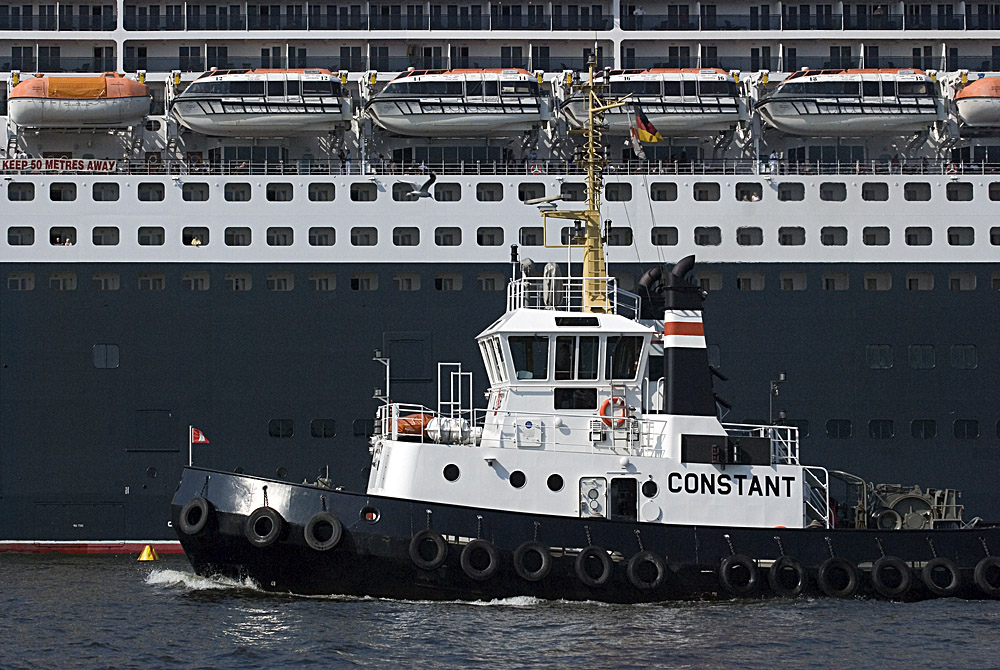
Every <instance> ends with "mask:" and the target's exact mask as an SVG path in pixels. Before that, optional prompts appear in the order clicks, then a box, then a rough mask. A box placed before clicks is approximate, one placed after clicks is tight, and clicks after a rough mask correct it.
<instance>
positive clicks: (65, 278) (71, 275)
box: [49, 272, 76, 291]
mask: <svg viewBox="0 0 1000 670" xmlns="http://www.w3.org/2000/svg"><path fill="white" fill-rule="evenodd" d="M49 288H50V289H52V290H53V291H75V290H76V273H75V272H53V273H52V274H50V275H49Z"/></svg>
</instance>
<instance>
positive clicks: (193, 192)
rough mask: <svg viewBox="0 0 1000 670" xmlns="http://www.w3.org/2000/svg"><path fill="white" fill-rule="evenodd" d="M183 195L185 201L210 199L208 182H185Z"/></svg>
mask: <svg viewBox="0 0 1000 670" xmlns="http://www.w3.org/2000/svg"><path fill="white" fill-rule="evenodd" d="M181 197H182V198H183V199H184V201H185V202H204V201H206V200H208V184H184V186H183V187H182V189H181Z"/></svg>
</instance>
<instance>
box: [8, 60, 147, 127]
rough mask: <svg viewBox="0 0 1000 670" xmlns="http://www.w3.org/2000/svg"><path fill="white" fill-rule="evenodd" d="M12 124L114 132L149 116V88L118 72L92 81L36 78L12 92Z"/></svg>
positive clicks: (10, 112) (97, 77) (93, 78)
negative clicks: (102, 129)
mask: <svg viewBox="0 0 1000 670" xmlns="http://www.w3.org/2000/svg"><path fill="white" fill-rule="evenodd" d="M9 98H10V99H9V101H8V103H7V107H8V112H9V114H10V118H11V120H12V121H13V122H14V123H16V124H17V125H19V126H22V127H28V128H89V127H101V128H115V127H124V126H130V125H134V124H137V123H139V122H140V121H142V119H143V118H144V117H145V116H146V115H147V114H148V113H149V103H150V95H149V87H148V86H146V85H145V84H140V83H139V82H137V81H135V80H133V79H127V78H126V77H124V76H123V75H120V74H118V73H117V72H106V73H104V74H102V75H99V76H90V77H34V78H32V79H25V80H24V81H22V82H21V83H19V84H18V85H17V86H15V87H14V88H12V89H11V91H10V96H9Z"/></svg>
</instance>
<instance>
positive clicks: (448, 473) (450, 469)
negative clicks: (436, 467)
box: [444, 463, 461, 482]
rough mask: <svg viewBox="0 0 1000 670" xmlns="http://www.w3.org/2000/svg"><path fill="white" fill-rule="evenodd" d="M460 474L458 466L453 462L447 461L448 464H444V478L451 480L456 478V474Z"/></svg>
mask: <svg viewBox="0 0 1000 670" xmlns="http://www.w3.org/2000/svg"><path fill="white" fill-rule="evenodd" d="M460 474H461V472H460V471H459V469H458V466H457V465H455V464H454V463H449V464H448V465H446V466H444V478H445V479H447V480H448V481H449V482H453V481H455V480H456V479H458V476H459V475H460Z"/></svg>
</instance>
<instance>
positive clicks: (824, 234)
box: [819, 226, 847, 247]
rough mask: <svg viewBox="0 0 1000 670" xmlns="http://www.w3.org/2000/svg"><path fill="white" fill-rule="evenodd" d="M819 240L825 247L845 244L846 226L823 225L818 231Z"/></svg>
mask: <svg viewBox="0 0 1000 670" xmlns="http://www.w3.org/2000/svg"><path fill="white" fill-rule="evenodd" d="M819 239H820V242H822V243H823V246H826V247H842V246H844V245H846V244H847V228H844V227H843V226H824V227H823V228H821V229H820V231H819Z"/></svg>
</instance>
